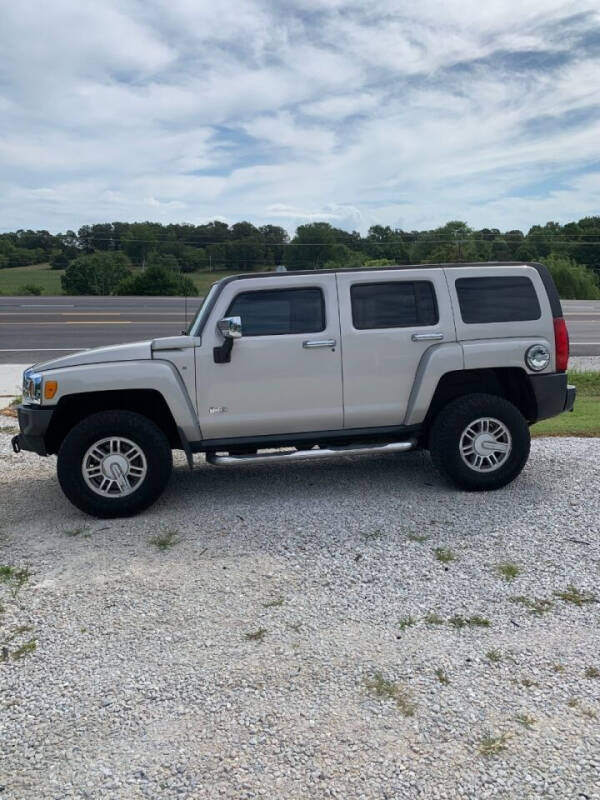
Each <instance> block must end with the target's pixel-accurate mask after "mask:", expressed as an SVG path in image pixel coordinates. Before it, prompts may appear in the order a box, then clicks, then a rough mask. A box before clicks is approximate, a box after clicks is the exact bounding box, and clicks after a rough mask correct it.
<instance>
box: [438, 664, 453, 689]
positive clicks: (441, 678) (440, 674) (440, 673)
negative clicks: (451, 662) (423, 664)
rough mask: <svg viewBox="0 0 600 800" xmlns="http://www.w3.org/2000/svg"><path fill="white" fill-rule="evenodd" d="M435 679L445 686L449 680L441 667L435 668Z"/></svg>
mask: <svg viewBox="0 0 600 800" xmlns="http://www.w3.org/2000/svg"><path fill="white" fill-rule="evenodd" d="M435 677H436V678H437V679H438V681H439V682H440V683H443V684H444V685H445V686H447V685H448V684H449V683H450V678H449V677H448V673H447V672H445V671H444V670H443V669H442V668H441V667H436V669H435Z"/></svg>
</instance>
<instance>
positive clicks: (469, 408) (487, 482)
mask: <svg viewBox="0 0 600 800" xmlns="http://www.w3.org/2000/svg"><path fill="white" fill-rule="evenodd" d="M482 417H491V418H494V419H497V420H499V421H500V422H501V423H503V425H505V426H506V428H507V429H508V431H509V433H510V437H511V439H512V442H511V451H510V453H509V455H508V457H507V458H506V461H505V462H504V463H503V464H501V465H500V466H499V467H498V468H497V469H495V470H494V471H492V472H476V471H475V470H474V469H473V468H471V467H469V466H468V465H467V464H466V463H465V462H464V460H463V458H462V457H461V453H460V440H461V436H462V433H463V431H464V430H465V428H466V427H467V426H468V425H469V424H470V423H472V422H473V421H474V420H477V419H479V418H482ZM530 441H531V440H530V435H529V427H528V425H527V421H526V420H525V418H524V417H523V415H522V414H521V412H520V411H519V409H518V408H517V407H516V406H514V405H513V404H512V403H510V402H509V401H508V400H505V399H504V398H503V397H498V396H497V395H493V394H483V393H482V394H469V395H465V396H463V397H459V398H457V399H456V400H453V401H451V402H450V403H448V405H446V406H444V407H443V408H442V409H441V411H440V412H439V413H438V415H437V416H436V418H435V420H434V422H433V425H432V427H431V433H430V437H429V451H430V453H431V460H432V461H433V464H434V466H435V467H436V468H437V469H438V470H439V471H440V472H441V473H442V474H443V475H445V476H446V477H447V478H449V479H450V480H451V481H452V482H453V483H454V484H456V485H457V486H459V487H460V488H461V489H466V490H467V491H474V492H480V491H485V490H491V489H500V488H502V487H503V486H506V485H507V484H509V483H510V482H511V481H513V480H514V479H515V478H516V477H517V475H519V473H520V472H521V470H522V469H523V467H524V466H525V464H526V463H527V459H528V457H529V447H530Z"/></svg>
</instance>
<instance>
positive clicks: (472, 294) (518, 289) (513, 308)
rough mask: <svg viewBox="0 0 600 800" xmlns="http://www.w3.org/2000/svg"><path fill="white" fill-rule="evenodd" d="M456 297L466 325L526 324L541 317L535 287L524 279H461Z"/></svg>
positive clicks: (458, 282) (457, 284)
mask: <svg viewBox="0 0 600 800" xmlns="http://www.w3.org/2000/svg"><path fill="white" fill-rule="evenodd" d="M456 293H457V295H458V303H459V305H460V315H461V317H462V318H463V322H466V323H470V324H476V323H486V322H524V321H525V320H532V319H539V318H540V317H541V316H542V311H541V309H540V304H539V302H538V298H537V294H536V292H535V287H534V285H533V283H532V282H531V280H530V279H529V278H525V277H523V276H522V275H515V276H509V277H496V278H491V277H490V278H458V279H457V281H456Z"/></svg>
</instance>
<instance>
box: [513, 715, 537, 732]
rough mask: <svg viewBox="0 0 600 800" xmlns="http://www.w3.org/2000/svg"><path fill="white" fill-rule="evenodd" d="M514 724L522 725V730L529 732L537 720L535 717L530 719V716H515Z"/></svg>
mask: <svg viewBox="0 0 600 800" xmlns="http://www.w3.org/2000/svg"><path fill="white" fill-rule="evenodd" d="M515 722H518V723H519V725H522V726H523V727H524V728H527V729H528V730H529V729H531V728H533V726H534V725H535V723H536V722H537V720H536V718H535V717H532V716H531V714H517V716H516V717H515Z"/></svg>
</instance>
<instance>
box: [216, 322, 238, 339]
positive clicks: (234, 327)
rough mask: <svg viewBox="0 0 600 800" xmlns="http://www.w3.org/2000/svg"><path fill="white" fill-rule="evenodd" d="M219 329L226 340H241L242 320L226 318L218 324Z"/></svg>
mask: <svg viewBox="0 0 600 800" xmlns="http://www.w3.org/2000/svg"><path fill="white" fill-rule="evenodd" d="M217 329H218V331H219V333H220V334H221V335H222V336H224V337H225V338H226V339H239V338H240V336H241V335H242V318H241V317H224V318H223V319H220V320H219V321H218V322H217Z"/></svg>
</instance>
